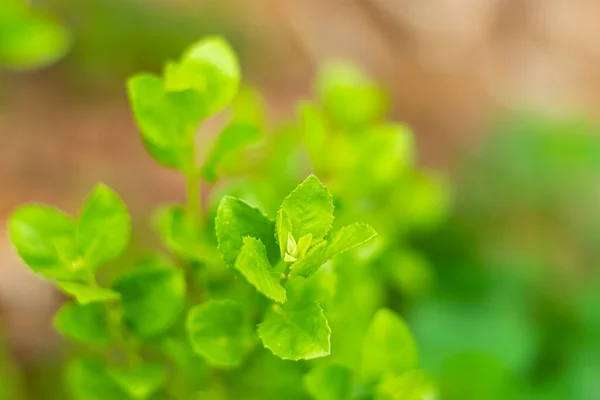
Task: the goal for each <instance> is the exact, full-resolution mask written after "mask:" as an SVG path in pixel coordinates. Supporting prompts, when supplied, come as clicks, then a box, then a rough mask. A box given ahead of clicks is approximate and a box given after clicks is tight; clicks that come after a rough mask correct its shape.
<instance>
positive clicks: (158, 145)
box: [127, 74, 207, 173]
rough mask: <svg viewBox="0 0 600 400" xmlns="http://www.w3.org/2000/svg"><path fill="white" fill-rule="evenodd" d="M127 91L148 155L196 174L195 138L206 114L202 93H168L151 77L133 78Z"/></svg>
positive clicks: (128, 83)
mask: <svg viewBox="0 0 600 400" xmlns="http://www.w3.org/2000/svg"><path fill="white" fill-rule="evenodd" d="M127 89H128V93H129V100H130V102H131V106H132V109H133V113H134V115H135V119H136V121H137V124H138V126H139V128H140V131H141V133H142V139H143V141H144V144H145V145H146V148H147V150H148V152H149V153H150V154H151V155H152V157H154V159H155V160H156V161H157V162H159V163H160V164H162V165H164V166H166V167H168V168H174V169H177V170H179V171H183V172H188V173H194V172H195V165H194V135H195V133H196V129H197V127H198V124H199V123H200V121H201V120H202V118H204V117H205V116H206V115H207V113H206V110H205V106H204V104H203V103H202V99H201V97H200V95H199V93H198V92H196V91H194V90H183V91H177V92H170V91H167V90H166V88H165V84H164V82H163V80H162V79H161V78H159V77H156V76H154V75H151V74H141V75H136V76H134V77H132V78H130V79H129V81H128V82H127Z"/></svg>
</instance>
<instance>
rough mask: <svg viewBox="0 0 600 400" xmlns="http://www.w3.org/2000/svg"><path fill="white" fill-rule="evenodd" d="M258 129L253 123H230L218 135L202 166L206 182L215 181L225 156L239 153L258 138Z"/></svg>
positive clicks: (229, 156)
mask: <svg viewBox="0 0 600 400" xmlns="http://www.w3.org/2000/svg"><path fill="white" fill-rule="evenodd" d="M260 137H261V135H260V131H259V130H258V128H257V127H255V126H253V125H248V124H243V123H232V124H230V125H229V126H227V127H226V128H225V129H224V130H223V132H221V134H220V135H219V137H218V138H217V140H216V142H215V143H214V144H213V147H212V148H211V150H210V153H209V154H208V158H207V160H206V162H205V163H204V166H203V167H202V175H203V176H204V178H205V179H206V180H207V181H208V182H213V183H214V182H215V181H216V180H217V178H218V175H219V169H220V167H221V164H222V163H223V161H224V160H226V159H227V158H231V157H232V156H235V155H237V154H239V152H240V151H242V150H243V149H244V148H246V147H248V146H250V145H252V144H255V143H256V142H258V141H259V140H260Z"/></svg>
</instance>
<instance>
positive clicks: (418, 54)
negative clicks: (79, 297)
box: [0, 0, 600, 400]
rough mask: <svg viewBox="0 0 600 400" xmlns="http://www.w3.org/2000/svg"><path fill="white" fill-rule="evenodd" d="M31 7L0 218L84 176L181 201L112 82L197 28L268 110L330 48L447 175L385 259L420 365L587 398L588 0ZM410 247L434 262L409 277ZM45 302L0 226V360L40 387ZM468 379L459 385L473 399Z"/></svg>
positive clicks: (146, 196) (595, 181) (120, 83)
mask: <svg viewBox="0 0 600 400" xmlns="http://www.w3.org/2000/svg"><path fill="white" fill-rule="evenodd" d="M34 5H35V6H36V7H38V8H39V9H42V10H46V11H47V12H48V13H50V14H52V15H54V16H55V17H56V18H57V19H58V20H59V21H61V22H62V23H63V25H64V26H65V27H67V29H68V31H69V32H70V35H71V40H72V43H71V47H70V50H69V51H68V53H67V54H66V56H65V57H64V58H62V59H61V60H60V61H59V62H57V63H55V64H54V65H52V66H48V67H47V68H43V69H39V70H35V71H21V72H14V71H12V72H11V71H3V72H2V75H1V81H0V85H1V90H0V93H1V96H2V102H1V108H0V221H2V223H4V220H5V219H6V217H8V215H9V213H10V212H11V210H12V209H14V208H15V207H16V206H17V205H19V204H21V203H23V202H28V201H40V202H46V203H51V204H54V205H56V206H59V207H61V208H64V209H66V210H71V211H75V210H76V208H77V205H78V204H79V202H80V199H81V198H82V196H83V195H85V193H87V192H88V191H89V189H90V188H91V187H92V186H93V185H94V184H95V183H96V182H97V181H103V182H105V183H107V184H109V185H111V186H112V187H114V188H115V189H116V190H117V191H118V192H119V193H120V194H121V195H122V197H123V198H124V199H126V201H127V202H128V204H129V206H130V209H131V210H133V213H134V215H133V217H134V221H135V222H136V223H137V224H138V225H139V226H143V224H144V220H145V219H146V218H147V216H148V213H149V211H150V210H151V209H152V208H153V207H154V206H156V205H157V204H160V203H164V202H166V201H172V200H181V199H183V197H184V193H183V190H182V180H181V178H180V177H179V176H178V175H177V174H175V173H172V172H169V171H168V170H165V169H163V168H160V167H158V166H156V165H155V164H154V163H153V162H152V160H151V159H150V157H149V156H148V155H147V154H146V153H145V152H144V149H143V147H142V146H140V145H139V134H138V132H137V129H136V127H135V124H134V121H133V119H132V115H131V112H130V108H129V104H128V102H127V98H126V93H125V80H126V79H127V77H128V76H130V75H132V74H133V73H135V72H138V71H140V70H145V71H159V70H160V68H161V65H162V63H163V61H164V60H166V59H169V58H175V57H177V55H178V54H180V53H181V51H182V50H183V49H184V48H185V47H186V45H188V44H189V43H191V42H192V41H194V40H196V39H197V38H199V37H202V36H204V35H208V34H220V35H223V36H225V37H226V38H227V39H228V40H230V41H231V42H232V43H233V45H234V47H235V48H236V50H237V51H238V52H239V54H240V57H241V63H242V68H243V72H244V77H245V80H246V82H248V83H250V84H252V85H253V86H255V87H257V88H258V89H259V90H260V91H261V92H262V93H263V95H264V97H265V99H266V103H267V105H268V110H269V115H270V118H271V120H272V121H273V122H272V123H273V124H277V123H278V122H283V121H285V120H286V119H288V118H289V117H290V116H291V115H294V113H295V108H294V107H295V103H296V102H297V101H298V100H301V99H306V98H310V97H311V96H312V93H313V81H314V78H315V74H316V73H317V71H318V69H319V67H320V65H322V64H323V63H324V62H326V61H327V60H331V59H340V58H343V59H348V60H351V61H352V62H355V63H357V64H358V65H361V66H362V67H364V69H366V70H367V71H368V72H369V73H370V74H372V75H373V76H374V77H376V78H377V79H378V80H379V81H380V82H381V83H382V84H383V85H384V87H385V89H386V90H387V91H388V92H389V94H390V97H391V103H390V104H391V111H390V115H391V118H392V119H394V120H397V121H403V122H406V123H407V124H408V125H409V126H410V127H411V128H412V130H413V131H414V135H415V142H416V147H417V151H416V152H417V154H418V163H419V165H420V166H421V167H422V168H426V169H428V170H435V171H436V172H437V173H439V174H440V175H442V176H444V177H445V179H446V180H447V181H448V186H449V187H450V188H451V193H452V194H451V196H450V197H451V198H452V201H451V202H450V204H449V205H448V209H447V210H446V212H447V215H446V218H445V219H444V220H443V221H442V222H440V223H439V225H437V226H436V228H435V229H429V230H427V231H426V232H424V233H423V232H419V233H418V234H415V235H412V236H411V237H410V238H409V241H410V243H411V245H412V246H414V247H415V248H416V249H418V250H419V252H420V253H419V258H418V261H415V260H414V259H410V260H408V261H405V263H408V264H409V266H408V267H405V268H408V269H407V270H411V271H413V270H416V271H417V272H415V274H416V276H418V278H414V277H412V278H411V277H410V276H408V277H407V275H406V274H404V275H403V274H399V277H398V282H397V290H398V292H399V297H398V298H397V299H396V298H392V300H393V301H395V302H396V303H397V304H398V305H399V306H398V307H400V308H401V310H403V315H404V316H406V317H407V319H408V321H409V325H410V327H411V329H413V331H414V332H415V335H416V337H417V340H418V342H419V346H420V347H421V349H422V352H423V357H424V363H425V367H427V368H430V369H432V370H434V371H436V372H437V374H438V376H440V377H441V378H440V379H441V382H442V384H444V382H452V384H451V385H454V384H455V383H454V382H461V379H459V378H460V376H459V377H456V376H454V375H461V374H463V375H465V376H467V375H471V376H472V375H473V374H474V373H480V375H481V376H479V375H476V376H477V378H473V377H471V382H472V381H473V379H474V380H476V381H477V382H487V383H482V384H481V385H482V387H483V386H486V385H488V383H489V385H488V386H490V387H495V388H503V389H501V390H496V391H495V393H496V394H495V396H496V397H494V398H497V399H508V398H513V397H511V396H513V394H512V392H513V391H515V390H516V389H514V388H516V387H519V388H521V387H527V388H528V389H522V390H521V389H519V390H520V392H519V393H521V394H519V395H516V396H517V397H515V398H523V399H570V398H572V399H590V400H592V399H595V398H600V383H598V382H600V381H598V379H597V377H598V376H600V357H597V355H598V354H599V353H598V351H600V339H598V337H600V295H598V294H597V293H600V281H599V280H598V279H597V278H600V276H598V266H599V265H600V264H599V262H600V201H599V200H600V185H599V182H600V181H599V179H600V130H599V129H598V127H597V125H596V124H597V121H598V117H599V116H600V28H599V27H598V23H597V21H598V20H599V19H600V3H597V2H594V1H588V0H430V1H417V0H303V1H294V0H205V1H187V0H177V1H175V0H164V1H158V0H153V1H149V0H143V1H142V0H86V1H80V0H45V1H41V0H40V1H35V2H34ZM205 195H206V196H208V194H207V193H205ZM415 263H417V264H419V263H423V264H425V265H426V267H423V268H426V269H427V271H428V272H427V276H429V274H431V276H434V277H435V278H431V282H429V278H422V275H419V273H421V272H418V271H421V270H420V269H419V268H421V267H415V266H414V264H415ZM410 265H412V266H410ZM411 268H413V269H411ZM415 268H416V269H415ZM408 275H410V274H408ZM411 279H413V280H411ZM414 279H416V280H417V281H418V283H414ZM423 279H425V280H426V281H427V282H428V283H427V284H424V283H423ZM407 280H408V282H409V283H406V282H407ZM411 282H412V283H411ZM596 282H598V283H596ZM415 285H416V286H415ZM419 285H425V286H427V287H428V289H427V290H425V289H423V290H421V289H422V288H421V286H419ZM415 287H416V289H415ZM432 287H434V288H433V289H432ZM62 301H63V299H62V297H61V295H60V294H58V293H57V292H56V291H55V290H54V289H53V288H52V287H51V286H49V285H46V284H45V283H43V282H41V281H40V280H39V279H38V278H36V277H35V276H33V275H32V274H31V273H30V272H29V271H28V270H27V269H26V268H25V267H24V266H23V265H21V263H20V262H19V260H18V259H17V257H16V255H15V254H14V252H13V251H12V249H11V246H10V243H9V241H8V239H7V237H6V235H5V233H4V232H2V233H0V326H1V331H2V334H3V337H4V340H5V346H4V347H5V352H6V353H7V357H5V358H6V359H7V362H8V363H11V366H10V367H9V369H11V370H16V369H20V370H23V371H25V375H24V376H25V378H24V379H26V380H27V381H28V382H37V383H36V384H39V385H41V387H43V382H42V381H44V380H45V379H46V380H48V379H50V380H51V379H52V378H51V376H50V375H48V374H46V373H45V372H46V371H47V369H48V367H47V366H48V365H52V362H53V361H52V360H53V359H54V358H56V357H57V355H58V354H60V353H61V352H62V351H63V347H64V343H63V342H62V341H61V340H60V339H59V337H58V335H57V334H56V333H55V332H54V331H53V329H52V324H51V321H52V316H53V313H54V312H55V311H56V310H57V308H58V307H59V306H60V304H61V302H62ZM481 365H484V366H486V367H481ZM40 371H44V374H42V373H41V372H40ZM481 371H484V372H481ZM42 375H43V376H44V377H45V378H42V377H41V376H42ZM40 382H42V383H40ZM463 382H464V380H463ZM494 385H495V386H494ZM33 386H34V385H33V384H32V387H33ZM31 390H33V391H35V389H31ZM481 390H482V391H481V392H478V393H479V394H478V393H477V392H476V393H475V394H474V395H472V396H473V397H469V398H473V399H482V400H484V399H486V400H488V399H492V397H489V394H486V393H487V392H485V389H481ZM455 392H456V393H460V390H459V389H457V390H456V391H455ZM508 393H511V394H508ZM528 394H530V395H531V396H530V397H527V396H528ZM38 396H39V395H38ZM32 398H45V397H44V396H43V395H42V396H41V397H32ZM464 399H466V397H464V398H463V399H462V400H464Z"/></svg>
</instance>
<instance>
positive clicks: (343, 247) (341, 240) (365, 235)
mask: <svg viewBox="0 0 600 400" xmlns="http://www.w3.org/2000/svg"><path fill="white" fill-rule="evenodd" d="M376 235H377V232H375V230H374V229H373V228H371V227H370V226H369V225H367V224H362V223H359V222H355V223H353V224H350V225H346V226H344V227H342V228H340V229H339V230H337V231H336V232H334V233H333V234H332V235H331V239H330V240H329V245H328V247H327V258H328V259H332V258H333V257H335V256H337V255H338V254H341V253H343V252H345V251H348V250H351V249H353V248H354V247H356V246H359V245H361V244H363V243H365V242H367V241H369V240H371V239H372V238H373V237H375V236H376Z"/></svg>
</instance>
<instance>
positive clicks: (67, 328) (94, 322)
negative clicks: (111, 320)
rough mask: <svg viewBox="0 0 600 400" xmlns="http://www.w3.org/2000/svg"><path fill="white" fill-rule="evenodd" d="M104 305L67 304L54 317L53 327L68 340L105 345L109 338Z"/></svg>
mask: <svg viewBox="0 0 600 400" xmlns="http://www.w3.org/2000/svg"><path fill="white" fill-rule="evenodd" d="M107 318H108V317H107V308H106V305H105V304H102V303H93V304H87V305H81V304H77V303H67V304H65V305H63V306H62V307H61V308H60V310H58V312H57V313H56V315H55V316H54V327H55V328H56V329H57V330H58V331H59V332H60V333H62V334H63V335H64V336H66V337H68V338H69V339H73V340H76V341H79V342H82V343H85V344H90V345H106V344H108V343H110V340H111V336H110V332H109V329H108V319H107Z"/></svg>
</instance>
